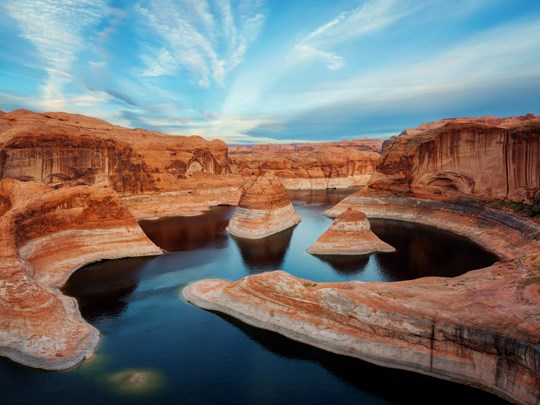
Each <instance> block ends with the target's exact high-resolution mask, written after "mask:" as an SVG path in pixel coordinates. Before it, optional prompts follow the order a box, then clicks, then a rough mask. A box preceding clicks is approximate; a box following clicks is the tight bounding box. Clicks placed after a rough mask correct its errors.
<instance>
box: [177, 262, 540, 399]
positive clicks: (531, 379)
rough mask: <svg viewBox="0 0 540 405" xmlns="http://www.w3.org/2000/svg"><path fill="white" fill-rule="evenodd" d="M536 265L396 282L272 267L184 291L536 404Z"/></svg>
mask: <svg viewBox="0 0 540 405" xmlns="http://www.w3.org/2000/svg"><path fill="white" fill-rule="evenodd" d="M537 262H538V257H536V258H529V259H528V260H527V261H521V260H517V261H514V262H510V263H504V264H502V263H501V264H496V265H494V266H492V267H489V268H486V269H483V270H476V271H471V272H469V273H466V274H465V275H463V276H459V277H456V278H443V277H431V278H421V279H417V280H412V281H403V282H395V283H363V282H356V281H351V282H347V283H344V282H340V283H316V282H312V281H309V280H303V279H299V278H297V277H294V276H291V275H289V274H287V273H285V272H283V271H275V272H265V273H261V274H257V275H251V276H248V277H244V278H242V279H241V280H238V281H235V282H228V281H225V280H216V279H208V280H200V281H197V282H195V283H193V284H191V285H189V286H187V287H185V288H184V289H183V291H182V295H183V297H184V298H185V299H186V300H188V301H189V302H191V303H193V304H195V305H197V306H199V307H202V308H205V309H209V310H212V311H220V312H224V313H226V314H229V315H231V316H234V317H236V318H238V319H240V320H242V321H244V322H246V323H248V324H251V325H254V326H256V327H260V328H264V329H268V330H271V331H274V332H277V333H280V334H282V335H285V336H287V337H289V338H291V339H294V340H298V341H301V342H304V343H307V344H310V345H313V346H316V347H319V348H321V349H324V350H328V351H331V352H334V353H338V354H343V355H348V356H353V357H357V358H360V359H363V360H366V361H369V362H372V363H375V364H379V365H383V366H387V367H394V368H401V369H406V370H412V371H415V372H420V373H423V374H428V375H432V376H435V377H439V378H443V379H447V380H451V381H456V382H466V383H467V384H472V385H474V386H476V387H479V388H483V389H485V390H488V391H491V392H494V393H496V394H498V395H500V396H502V397H504V398H507V399H510V400H511V401H513V402H517V403H523V404H536V403H537V401H538V397H539V395H540V373H539V372H540V369H539V367H540V365H539V362H538V358H539V356H540V352H539V347H540V313H539V311H538V308H539V305H540V294H539V293H538V288H539V285H540V283H539V282H538V276H539V275H538V269H537V268H536V269H535V267H534V263H537Z"/></svg>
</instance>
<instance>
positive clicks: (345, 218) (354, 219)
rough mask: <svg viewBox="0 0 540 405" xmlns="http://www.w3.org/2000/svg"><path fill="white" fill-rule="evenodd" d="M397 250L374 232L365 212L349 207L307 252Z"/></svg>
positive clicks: (346, 252) (353, 253)
mask: <svg viewBox="0 0 540 405" xmlns="http://www.w3.org/2000/svg"><path fill="white" fill-rule="evenodd" d="M395 250H396V249H394V248H393V247H392V246H390V245H389V244H388V243H386V242H383V241H382V240H380V239H379V238H378V236H377V235H375V234H374V233H373V231H372V230H371V226H370V224H369V220H368V219H367V217H366V215H365V214H364V213H363V212H361V211H357V210H354V209H352V208H348V209H347V210H346V211H344V212H343V213H342V214H340V215H339V216H338V217H337V218H336V219H335V220H334V222H333V223H332V225H330V228H328V230H327V231H326V232H325V233H323V234H322V235H321V236H320V237H319V238H318V239H317V240H316V241H315V243H314V244H313V245H311V246H310V247H309V248H308V250H307V252H308V253H311V254H314V255H364V254H368V253H374V252H394V251H395Z"/></svg>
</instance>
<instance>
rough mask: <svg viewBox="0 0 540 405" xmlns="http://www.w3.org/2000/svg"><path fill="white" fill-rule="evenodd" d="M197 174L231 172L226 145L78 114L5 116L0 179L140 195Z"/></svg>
mask: <svg viewBox="0 0 540 405" xmlns="http://www.w3.org/2000/svg"><path fill="white" fill-rule="evenodd" d="M195 173H199V174H207V175H223V174H228V173H230V160H229V157H228V155H227V145H225V143H224V142H222V141H220V140H213V141H206V140H204V139H203V138H201V137H198V136H189V137H186V136H168V135H164V134H161V133H158V132H151V131H145V130H142V129H127V128H122V127H119V126H116V125H111V124H109V123H108V122H105V121H102V120H99V119H96V118H91V117H85V116H82V115H77V114H67V113H43V114H38V113H34V112H31V111H27V110H16V111H12V112H9V113H5V114H3V115H1V116H0V179H1V178H15V179H20V180H36V181H42V182H45V183H47V184H50V185H52V186H57V187H58V186H64V185H77V184H86V185H91V184H95V183H99V182H105V183H107V184H109V185H110V186H111V187H112V188H113V189H114V190H116V191H117V192H119V193H124V194H139V193H144V192H151V191H173V190H178V189H179V188H180V187H179V180H182V179H189V178H190V177H192V176H193V175H194V174H195ZM209 177H212V176H209Z"/></svg>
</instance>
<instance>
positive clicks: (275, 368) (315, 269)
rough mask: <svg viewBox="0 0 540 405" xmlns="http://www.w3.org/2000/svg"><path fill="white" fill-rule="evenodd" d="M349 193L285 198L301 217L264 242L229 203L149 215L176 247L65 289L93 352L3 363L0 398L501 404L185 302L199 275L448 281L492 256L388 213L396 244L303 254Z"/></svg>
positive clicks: (100, 266) (98, 268)
mask: <svg viewBox="0 0 540 405" xmlns="http://www.w3.org/2000/svg"><path fill="white" fill-rule="evenodd" d="M346 194H347V192H344V191H329V192H326V191H324V192H296V193H291V196H292V198H293V199H294V200H295V201H294V204H295V206H296V208H297V210H298V212H299V214H300V215H301V216H302V218H303V221H302V222H301V223H300V224H299V225H297V226H296V227H295V228H294V229H291V230H289V231H285V232H282V233H280V234H278V235H275V236H274V237H271V238H268V239H266V240H259V241H245V240H236V239H234V238H232V237H231V236H230V235H228V234H227V233H226V232H225V227H226V226H227V223H228V220H229V218H230V217H231V215H232V213H233V211H234V209H233V208H231V207H217V208H216V209H213V210H211V211H210V212H209V213H208V214H206V215H203V216H199V217H192V218H176V219H167V220H162V221H155V222H147V223H143V224H142V225H143V227H144V229H145V231H146V232H147V233H148V235H149V236H150V237H151V238H152V239H153V240H154V241H155V242H156V243H158V244H159V245H160V246H161V247H163V248H164V249H167V250H168V251H169V252H170V253H167V254H165V255H163V256H160V257H154V258H137V259H123V260H115V261H106V262H102V263H97V264H94V265H90V266H87V267H85V268H84V269H81V270H79V271H77V272H76V273H75V274H74V275H73V276H72V277H71V279H70V280H69V282H68V283H67V284H66V286H65V287H64V289H63V290H64V292H65V293H66V294H69V295H72V296H75V297H76V298H77V300H78V301H79V305H80V308H81V312H82V314H83V316H84V317H85V319H87V320H88V321H89V322H90V323H92V324H93V325H94V326H95V327H97V328H98V329H99V330H100V332H101V334H102V341H101V344H100V347H99V350H98V352H97V356H96V358H95V359H94V360H92V361H91V362H87V363H84V364H82V365H80V366H78V367H75V368H73V369H72V370H69V371H65V372H46V371H40V370H34V369H30V368H27V367H23V366H20V365H17V364H15V363H13V362H11V361H9V360H6V359H0V392H1V397H0V398H1V399H0V402H1V403H6V404H11V403H49V402H53V401H54V402H56V403H61V404H62V403H74V404H75V403H82V404H85V403H88V404H90V403H101V404H108V403H114V404H119V403H126V404H128V403H130V404H131V403H186V404H210V403H216V404H228V403H231V404H349V403H364V404H405V403H407V404H410V403H415V404H433V403H436V402H440V398H441V397H442V398H444V399H445V402H451V403H459V402H465V401H467V403H471V402H476V403H493V404H496V403H505V401H503V400H501V399H499V398H498V397H496V396H493V395H491V394H488V393H486V392H483V391H480V390H477V389H474V388H471V387H467V386H464V385H459V384H453V383H449V382H446V381H441V380H437V379H434V378H430V377H426V376H422V375H417V374H415V373H410V372H405V371H400V370H392V369H386V368H381V367H378V366H374V365H371V364H368V363H365V362H363V361H360V360H356V359H352V358H347V357H344V356H337V355H333V354H330V353H326V352H324V351H321V350H318V349H315V348H311V347H309V346H306V345H303V344H300V343H296V342H294V341H291V340H288V339H286V338H283V337H281V336H279V335H277V334H274V333H270V332H266V331H263V330H260V329H256V328H253V327H250V326H247V325H244V324H242V323H240V322H238V321H236V320H234V319H232V318H230V317H227V316H223V315H219V314H216V313H212V312H208V311H204V310H201V309H199V308H197V307H194V306H192V305H190V304H188V303H186V302H184V301H183V300H182V299H181V298H180V295H179V294H180V290H181V289H182V287H184V286H185V285H186V284H187V283H190V282H192V281H194V280H198V279H201V278H208V277H219V278H226V279H230V280H236V279H239V278H241V277H243V276H245V275H248V274H253V273H259V272H262V271H267V270H274V269H277V268H281V269H284V270H286V271H288V272H290V273H292V274H294V275H297V276H299V277H303V278H307V279H312V280H315V281H335V280H353V279H356V280H366V281H367V280H387V281H390V280H404V279H411V278H417V277H421V276H425V275H447V276H452V275H456V273H455V272H456V269H461V271H462V272H463V271H465V270H468V269H472V268H479V267H483V266H487V265H489V264H491V263H492V262H493V261H494V260H496V258H495V257H494V256H493V255H490V254H489V253H487V252H485V251H483V250H482V249H480V248H479V247H478V246H476V245H474V244H472V243H471V242H470V241H468V240H466V239H463V238H460V237H456V236H455V235H452V234H448V233H447V232H443V231H440V230H436V229H433V228H428V227H422V226H417V225H412V224H406V223H400V222H395V221H382V220H377V221H375V220H374V221H372V228H373V229H374V231H375V232H376V233H377V234H378V235H379V237H381V238H382V239H383V240H385V241H387V242H389V243H390V244H392V245H393V246H394V247H396V248H397V249H398V252H396V253H386V254H375V255H370V256H365V257H349V258H339V257H329V258H325V259H324V260H322V259H320V258H318V257H315V256H312V255H309V254H307V253H305V250H306V249H307V247H308V246H310V245H311V243H313V242H314V241H315V240H316V238H317V237H318V236H319V235H320V234H321V233H322V232H324V231H325V230H326V229H327V227H328V226H329V225H330V223H331V220H330V219H328V218H325V217H324V216H322V212H323V211H324V210H325V209H327V208H328V207H330V206H332V205H334V204H335V203H337V202H338V201H339V200H340V199H341V198H343V197H344V196H345V195H346ZM134 373H145V374H144V376H145V377H144V378H146V379H147V380H145V381H147V382H146V383H144V384H140V385H133V384H129V383H127V382H126V379H128V378H129V376H132V375H133V374H134ZM136 375H137V374H136ZM139 375H140V374H139ZM433 392H435V393H436V394H437V399H435V398H434V397H433V394H432V393H433Z"/></svg>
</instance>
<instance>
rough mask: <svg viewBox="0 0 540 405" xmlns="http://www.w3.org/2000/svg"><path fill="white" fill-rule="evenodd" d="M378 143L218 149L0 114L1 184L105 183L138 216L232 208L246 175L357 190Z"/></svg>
mask: <svg viewBox="0 0 540 405" xmlns="http://www.w3.org/2000/svg"><path fill="white" fill-rule="evenodd" d="M381 145H382V140H370V139H358V140H351V141H341V142H335V143H323V144H307V145H302V146H300V145H260V146H253V147H247V146H246V147H244V146H232V147H227V145H226V144H225V143H224V142H223V141H221V140H212V141H207V140H205V139H203V138H202V137H200V136H171V135H165V134H162V133H159V132H155V131H147V130H143V129H140V128H137V129H129V128H124V127H121V126H118V125H112V124H110V123H108V122H106V121H103V120H100V119H97V118H92V117H86V116H83V115H78V114H68V113H63V112H47V113H42V114H40V113H35V112H32V111H28V110H15V111H11V112H8V113H5V112H2V111H0V179H2V178H15V179H19V180H22V181H25V180H34V181H41V182H44V183H47V184H49V185H51V186H53V187H66V186H71V185H92V184H95V183H99V182H105V183H107V184H108V185H109V186H110V187H112V188H113V189H114V190H115V191H117V192H118V193H119V194H120V195H121V197H122V199H123V200H124V202H125V204H126V205H127V206H128V208H129V209H130V211H131V212H132V214H133V215H134V216H135V217H136V218H137V219H142V218H158V217H164V216H174V215H195V214H200V213H201V212H203V211H205V210H206V209H208V208H209V207H211V206H214V205H220V204H227V205H236V204H237V203H238V199H239V197H240V187H241V186H242V184H243V182H244V180H245V178H248V177H250V176H251V175H254V174H257V175H259V174H264V173H266V172H267V171H270V172H271V173H273V174H275V175H276V176H277V177H280V178H281V179H282V181H283V182H284V185H285V187H286V188H302V189H306V188H308V189H310V188H329V187H330V188H332V187H348V186H351V185H363V184H366V183H367V181H368V180H369V178H370V176H371V174H372V173H373V170H374V166H375V163H376V161H377V159H378V158H379V156H380V148H381ZM287 151H288V152H287ZM231 156H232V159H231Z"/></svg>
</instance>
